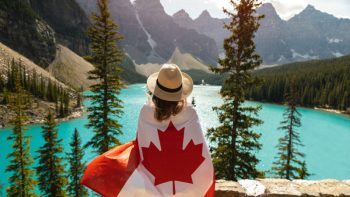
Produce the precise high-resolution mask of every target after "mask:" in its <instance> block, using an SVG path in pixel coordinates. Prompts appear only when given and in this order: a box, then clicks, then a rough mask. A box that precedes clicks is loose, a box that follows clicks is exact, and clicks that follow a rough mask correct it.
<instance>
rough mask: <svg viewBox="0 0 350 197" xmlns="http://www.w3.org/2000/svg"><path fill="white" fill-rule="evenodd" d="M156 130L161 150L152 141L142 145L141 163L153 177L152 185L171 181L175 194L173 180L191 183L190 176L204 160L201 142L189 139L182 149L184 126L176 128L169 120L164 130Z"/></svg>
mask: <svg viewBox="0 0 350 197" xmlns="http://www.w3.org/2000/svg"><path fill="white" fill-rule="evenodd" d="M157 130H158V136H159V141H160V145H161V150H158V148H157V147H156V146H155V145H154V144H153V143H151V144H150V146H149V147H148V148H145V147H142V153H143V157H144V159H143V161H142V164H143V165H144V166H145V167H146V169H147V170H148V171H149V172H150V173H152V175H153V176H154V177H155V181H154V185H159V184H162V183H165V182H169V181H172V182H173V194H174V195H175V193H176V190H175V181H181V182H185V183H191V184H193V182H192V177H191V176H192V174H193V172H194V171H195V170H196V169H197V168H198V167H199V166H200V165H201V164H202V162H203V161H204V160H205V158H204V157H203V156H202V147H203V144H197V145H195V144H194V143H193V141H192V140H191V141H190V142H189V143H188V145H187V146H186V148H185V149H184V150H182V145H183V141H184V131H185V128H182V129H180V130H177V129H176V128H175V127H174V125H173V123H172V122H171V121H170V123H169V126H168V128H167V129H166V130H165V131H161V130H159V129H157Z"/></svg>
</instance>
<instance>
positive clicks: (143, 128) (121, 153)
mask: <svg viewBox="0 0 350 197" xmlns="http://www.w3.org/2000/svg"><path fill="white" fill-rule="evenodd" d="M152 105H153V104H151V103H147V104H145V105H144V106H143V108H142V110H141V112H140V117H139V122H138V129H137V139H136V140H135V141H132V142H129V143H127V144H124V145H121V146H118V147H116V148H114V149H111V150H110V151H108V152H106V153H104V154H102V155H100V156H98V157H97V158H95V159H94V160H93V161H92V162H90V163H89V164H88V166H87V169H86V171H85V174H84V176H83V178H82V180H81V183H82V184H83V185H85V186H87V187H89V188H90V189H92V190H94V191H95V192H97V193H99V194H101V195H102V196H105V197H116V196H121V197H124V196H128V197H132V196H143V197H144V196H145V197H146V196H186V197H191V196H196V197H198V196H205V197H207V196H208V197H210V196H214V187H215V185H214V184H215V180H214V169H213V165H212V162H211V158H210V154H209V151H208V147H207V145H206V142H205V140H204V137H203V133H202V130H201V126H200V124H199V119H198V116H197V113H196V111H195V109H194V108H193V107H192V106H190V105H189V106H186V107H185V108H184V109H183V110H182V112H180V114H178V115H177V116H174V117H171V118H170V120H168V121H163V122H158V121H157V120H155V118H154V116H153V113H154V106H152Z"/></svg>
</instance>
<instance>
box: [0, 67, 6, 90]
mask: <svg viewBox="0 0 350 197" xmlns="http://www.w3.org/2000/svg"><path fill="white" fill-rule="evenodd" d="M4 89H5V80H4V77H3V76H2V73H1V72H0V93H1V92H4Z"/></svg>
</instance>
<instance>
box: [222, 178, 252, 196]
mask: <svg viewBox="0 0 350 197" xmlns="http://www.w3.org/2000/svg"><path fill="white" fill-rule="evenodd" d="M215 196H216V197H243V196H245V191H244V189H243V188H242V187H241V185H240V184H239V183H237V182H234V181H224V180H218V181H216V184H215Z"/></svg>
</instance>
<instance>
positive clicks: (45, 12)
mask: <svg viewBox="0 0 350 197" xmlns="http://www.w3.org/2000/svg"><path fill="white" fill-rule="evenodd" d="M29 1H30V4H31V7H32V9H33V10H34V11H35V12H36V13H37V14H38V15H39V16H40V17H41V18H42V19H44V20H45V21H46V22H47V23H48V24H49V25H50V26H51V27H52V29H53V30H54V31H55V32H56V38H57V42H59V43H60V44H63V45H65V46H67V47H68V48H70V49H71V50H73V51H74V52H75V53H77V54H79V55H86V54H88V52H89V39H88V37H87V35H86V29H87V28H88V27H89V25H90V21H89V19H88V17H87V16H86V14H85V12H84V11H83V10H82V9H81V8H80V6H79V5H78V4H77V3H76V2H75V1H72V0H50V1H43V0H29Z"/></svg>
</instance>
